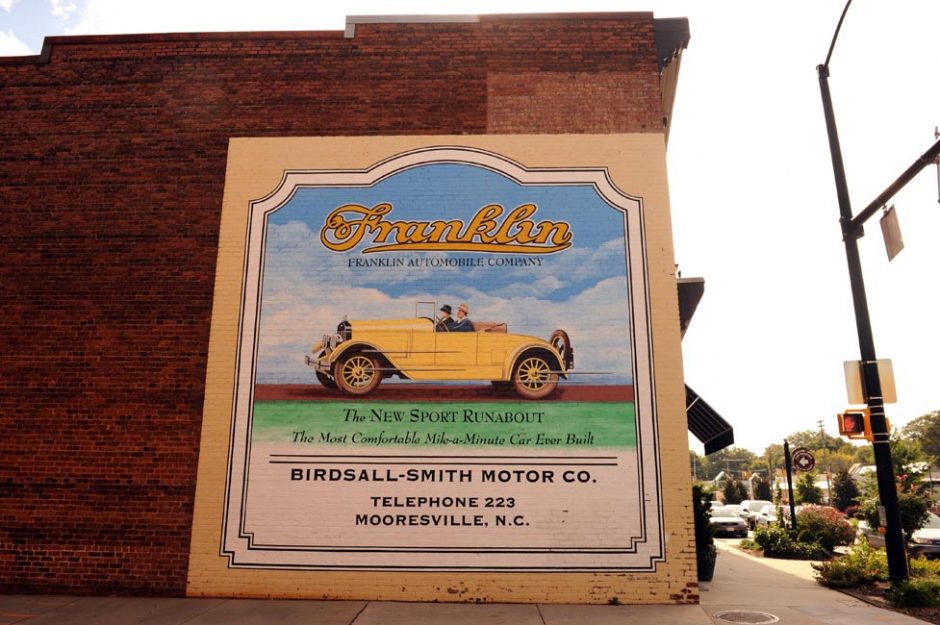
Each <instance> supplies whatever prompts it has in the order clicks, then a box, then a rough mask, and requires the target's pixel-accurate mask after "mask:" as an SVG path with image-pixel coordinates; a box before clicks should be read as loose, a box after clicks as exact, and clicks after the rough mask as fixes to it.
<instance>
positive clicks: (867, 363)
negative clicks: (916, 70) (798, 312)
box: [816, 65, 908, 583]
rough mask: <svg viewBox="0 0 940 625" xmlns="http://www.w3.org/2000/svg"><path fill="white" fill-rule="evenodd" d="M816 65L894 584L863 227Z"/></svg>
mask: <svg viewBox="0 0 940 625" xmlns="http://www.w3.org/2000/svg"><path fill="white" fill-rule="evenodd" d="M816 70H817V72H818V74H819V90H820V92H821V95H822V103H823V113H824V114H825V117H826V130H827V133H828V136H829V152H830V155H831V157H832V171H833V175H834V177H835V183H836V195H837V197H838V199H839V211H840V214H841V218H840V220H839V221H840V223H841V224H842V241H843V242H844V243H845V256H846V261H847V262H848V269H849V282H850V283H851V286H852V302H853V304H854V306H855V325H856V329H857V331H858V347H859V351H860V352H861V363H862V381H863V384H864V395H865V403H866V404H868V408H869V410H870V411H871V431H872V436H873V438H874V440H873V441H872V444H873V447H874V451H875V467H876V468H877V472H878V495H879V497H880V498H881V505H882V506H884V508H885V512H886V515H887V528H886V533H885V548H886V550H887V553H888V574H889V575H890V577H891V581H892V582H893V583H898V582H901V581H904V580H906V579H907V577H908V571H907V558H906V557H905V551H904V537H903V535H902V531H901V515H900V512H899V510H898V494H897V491H896V490H895V485H894V466H893V465H892V463H891V447H890V446H889V443H888V438H889V435H888V429H887V424H886V422H885V411H884V398H883V396H882V392H881V378H880V377H879V376H878V364H877V362H876V359H877V357H876V355H875V340H874V337H873V335H872V329H871V319H870V317H869V315H868V300H867V298H866V296H865V281H864V279H863V278H862V263H861V259H860V258H859V254H858V237H860V236H861V234H862V232H861V227H860V226H858V227H856V226H854V225H853V223H852V206H851V204H850V202H849V191H848V185H847V183H846V179H845V166H844V164H843V162H842V148H841V147H840V145H839V134H838V131H837V130H836V121H835V114H834V113H833V110H832V97H831V95H830V93H829V68H828V67H827V66H826V65H819V66H818V67H817V68H816Z"/></svg>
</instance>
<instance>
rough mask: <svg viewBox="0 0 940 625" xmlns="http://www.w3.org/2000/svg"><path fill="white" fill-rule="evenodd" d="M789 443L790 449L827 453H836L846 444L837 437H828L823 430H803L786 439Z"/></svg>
mask: <svg viewBox="0 0 940 625" xmlns="http://www.w3.org/2000/svg"><path fill="white" fill-rule="evenodd" d="M787 441H788V442H789V443H790V449H796V448H797V447H805V448H807V449H809V450H810V451H818V450H820V449H828V450H829V451H838V450H839V449H841V448H842V446H843V445H845V444H846V442H845V441H844V440H843V439H841V438H839V437H838V436H830V435H829V434H826V432H825V431H823V430H803V431H802V432H796V433H794V434H791V435H790V436H788V437H787Z"/></svg>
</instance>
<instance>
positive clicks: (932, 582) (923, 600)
mask: <svg viewBox="0 0 940 625" xmlns="http://www.w3.org/2000/svg"><path fill="white" fill-rule="evenodd" d="M885 597H886V598H887V599H888V601H890V602H891V603H893V604H894V605H896V606H898V607H901V608H933V607H937V606H940V580H938V579H931V578H920V579H909V580H907V581H904V582H901V583H899V584H895V585H894V586H892V587H891V588H890V589H888V592H886V593H885Z"/></svg>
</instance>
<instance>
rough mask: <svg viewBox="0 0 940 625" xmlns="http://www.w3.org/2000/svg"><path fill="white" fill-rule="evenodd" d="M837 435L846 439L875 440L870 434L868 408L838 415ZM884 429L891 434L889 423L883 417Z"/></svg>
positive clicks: (886, 418)
mask: <svg viewBox="0 0 940 625" xmlns="http://www.w3.org/2000/svg"><path fill="white" fill-rule="evenodd" d="M837 416H838V418H839V434H841V435H842V436H846V437H848V438H864V439H865V440H867V441H868V442H872V441H874V440H875V437H874V436H872V433H871V411H870V410H869V409H868V408H853V409H851V410H846V411H845V412H842V413H839V414H838V415H837ZM885 429H886V430H887V431H888V432H889V433H890V432H891V421H889V420H888V417H885Z"/></svg>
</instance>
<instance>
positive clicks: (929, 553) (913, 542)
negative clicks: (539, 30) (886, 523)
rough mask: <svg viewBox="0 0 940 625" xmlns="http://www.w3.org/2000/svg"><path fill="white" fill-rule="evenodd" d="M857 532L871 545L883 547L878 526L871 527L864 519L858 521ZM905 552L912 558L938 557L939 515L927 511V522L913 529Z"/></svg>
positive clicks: (882, 538)
mask: <svg viewBox="0 0 940 625" xmlns="http://www.w3.org/2000/svg"><path fill="white" fill-rule="evenodd" d="M858 533H859V535H860V536H865V537H866V538H868V544H870V545H871V546H872V547H884V546H885V536H884V534H882V533H881V530H880V529H878V528H871V527H869V526H868V523H867V522H865V521H859V524H858ZM907 553H908V555H910V556H911V557H912V558H920V557H923V558H927V559H928V560H937V559H940V516H937V515H936V514H934V513H933V512H930V513H929V517H928V518H927V524H926V525H924V526H923V527H922V528H920V529H919V530H917V531H915V532H914V533H913V534H912V535H911V537H910V539H909V540H908V542H907Z"/></svg>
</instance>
